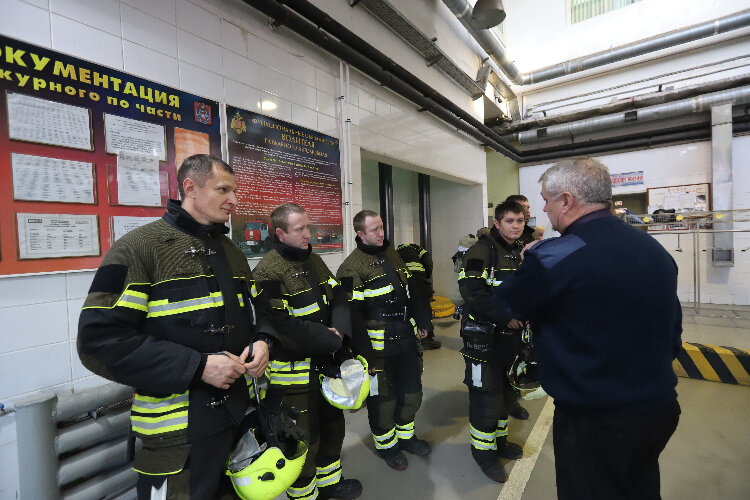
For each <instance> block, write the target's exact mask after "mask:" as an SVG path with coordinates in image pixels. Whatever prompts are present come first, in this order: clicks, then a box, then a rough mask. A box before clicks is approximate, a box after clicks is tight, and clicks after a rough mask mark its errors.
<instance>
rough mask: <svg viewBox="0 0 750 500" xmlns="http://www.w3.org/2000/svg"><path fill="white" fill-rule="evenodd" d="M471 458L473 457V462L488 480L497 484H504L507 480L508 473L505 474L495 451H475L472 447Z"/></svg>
mask: <svg viewBox="0 0 750 500" xmlns="http://www.w3.org/2000/svg"><path fill="white" fill-rule="evenodd" d="M471 456H472V457H474V461H475V462H476V463H477V465H478V466H479V468H480V469H482V472H483V473H484V475H485V476H487V477H488V478H490V479H492V480H493V481H496V482H498V483H504V482H505V481H507V480H508V473H507V472H505V468H504V467H503V464H501V463H500V460H499V459H498V456H497V452H496V451H495V450H477V449H476V448H474V447H473V446H472V447H471Z"/></svg>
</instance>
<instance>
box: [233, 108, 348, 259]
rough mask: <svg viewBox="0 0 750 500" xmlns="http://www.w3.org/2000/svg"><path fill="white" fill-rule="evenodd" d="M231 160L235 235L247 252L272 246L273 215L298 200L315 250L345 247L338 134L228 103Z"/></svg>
mask: <svg viewBox="0 0 750 500" xmlns="http://www.w3.org/2000/svg"><path fill="white" fill-rule="evenodd" d="M227 121H229V126H228V127H227V140H228V152H229V164H230V165H231V166H232V168H233V169H234V172H235V175H236V177H237V188H238V189H237V192H238V204H237V209H236V210H235V214H234V215H233V216H232V239H233V240H234V241H235V242H237V244H239V245H240V247H241V248H242V250H243V251H244V252H245V255H247V256H248V257H257V256H260V255H262V254H264V253H266V252H267V251H268V250H270V249H271V248H272V245H273V243H272V237H273V234H272V232H271V228H270V222H271V221H270V218H269V215H270V214H271V211H272V210H273V209H274V208H275V207H276V206H278V205H280V204H282V203H285V202H293V203H297V204H298V205H301V206H303V207H304V208H305V210H306V211H307V213H308V214H309V215H310V226H311V227H310V233H311V235H310V243H312V246H313V250H315V251H316V252H331V251H334V252H335V251H340V250H343V225H342V215H341V208H342V206H341V200H342V199H341V169H340V167H339V141H338V139H336V138H335V137H331V136H329V135H325V134H321V133H320V132H316V131H314V130H310V129H307V128H303V127H300V126H298V125H294V124H292V123H288V122H285V121H281V120H277V119H275V118H269V117H267V116H264V115H261V114H258V113H253V112H251V111H245V110H243V109H240V108H235V107H233V106H227Z"/></svg>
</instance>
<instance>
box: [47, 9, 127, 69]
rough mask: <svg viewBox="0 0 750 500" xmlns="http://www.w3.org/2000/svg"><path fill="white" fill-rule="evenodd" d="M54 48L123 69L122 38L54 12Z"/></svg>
mask: <svg viewBox="0 0 750 500" xmlns="http://www.w3.org/2000/svg"><path fill="white" fill-rule="evenodd" d="M52 48H54V49H55V50H59V51H60V52H64V53H66V54H75V55H76V56H77V57H80V58H82V59H86V60H88V61H93V62H95V63H99V64H102V65H104V66H108V67H110V68H115V69H120V70H121V69H122V39H121V38H120V37H118V36H115V35H112V34H110V33H106V32H104V31H100V30H98V29H95V28H92V27H90V26H87V25H85V24H82V23H79V22H77V21H74V20H72V19H68V18H67V17H62V16H59V15H57V14H52Z"/></svg>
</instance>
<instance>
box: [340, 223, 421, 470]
mask: <svg viewBox="0 0 750 500" xmlns="http://www.w3.org/2000/svg"><path fill="white" fill-rule="evenodd" d="M353 222H354V230H355V231H356V232H357V238H356V240H357V248H356V249H355V250H354V251H353V252H352V253H351V254H350V255H349V256H348V257H347V258H346V260H344V262H343V263H342V264H341V266H340V267H339V270H338V273H337V277H338V278H339V280H344V279H346V278H349V279H352V280H353V288H354V299H356V300H353V301H352V333H353V335H352V349H353V350H354V352H355V353H356V354H361V355H362V356H363V357H364V358H365V359H367V361H368V363H369V366H370V373H371V379H370V397H369V398H367V415H368V419H369V421H370V430H371V431H372V436H373V439H374V440H375V448H376V449H377V452H378V455H379V456H380V457H381V458H382V459H383V460H385V462H386V464H388V466H389V467H391V468H393V469H395V470H404V469H406V468H407V467H408V465H409V463H408V461H407V459H406V456H405V455H404V454H403V453H402V452H401V451H402V450H403V451H407V452H409V453H414V454H416V455H427V454H429V453H430V445H429V444H427V442H426V441H424V440H422V439H419V438H417V436H416V435H415V434H414V416H415V415H416V413H417V410H418V409H419V407H420V406H421V404H422V362H421V354H420V352H419V349H418V345H417V335H419V337H421V338H424V337H426V336H427V332H428V331H429V330H431V329H432V322H431V320H430V318H431V316H432V315H431V312H430V311H429V310H428V308H427V307H426V302H425V301H424V300H423V299H421V298H417V297H413V296H410V294H409V290H410V287H409V285H408V279H409V273H408V271H407V270H406V266H405V265H404V262H403V261H402V260H401V258H400V257H399V256H398V253H396V250H394V249H393V247H391V245H390V243H389V242H388V240H386V239H385V237H384V232H383V221H382V219H381V218H380V216H379V215H378V214H377V213H375V212H373V211H371V210H363V211H361V212H359V213H357V215H355V216H354V221H353Z"/></svg>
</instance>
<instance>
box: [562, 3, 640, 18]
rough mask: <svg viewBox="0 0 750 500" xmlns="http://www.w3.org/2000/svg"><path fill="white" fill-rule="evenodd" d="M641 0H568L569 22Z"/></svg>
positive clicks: (604, 12)
mask: <svg viewBox="0 0 750 500" xmlns="http://www.w3.org/2000/svg"><path fill="white" fill-rule="evenodd" d="M640 1H641V0H570V24H575V23H577V22H580V21H585V20H586V19H591V18H592V17H595V16H598V15H600V14H606V13H607V12H609V11H612V10H615V9H619V8H620V7H625V6H627V5H630V4H633V3H635V2H640Z"/></svg>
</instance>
